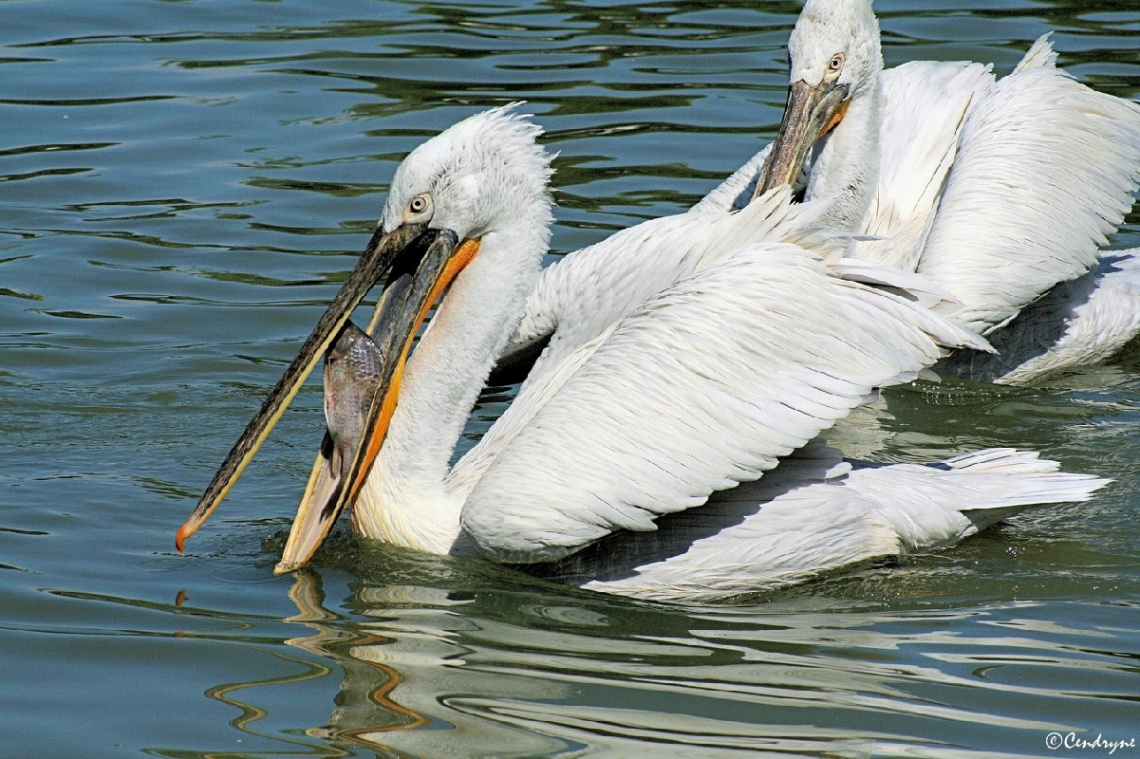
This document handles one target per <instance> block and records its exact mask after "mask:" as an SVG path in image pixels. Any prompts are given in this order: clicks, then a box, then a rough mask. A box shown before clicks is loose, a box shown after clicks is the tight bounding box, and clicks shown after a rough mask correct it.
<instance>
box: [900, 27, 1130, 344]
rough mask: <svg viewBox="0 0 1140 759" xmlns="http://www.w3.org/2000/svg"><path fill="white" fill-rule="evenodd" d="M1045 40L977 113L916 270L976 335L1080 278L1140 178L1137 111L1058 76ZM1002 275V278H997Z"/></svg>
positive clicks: (979, 105)
mask: <svg viewBox="0 0 1140 759" xmlns="http://www.w3.org/2000/svg"><path fill="white" fill-rule="evenodd" d="M1054 59H1055V56H1054V55H1053V53H1052V50H1051V48H1050V46H1049V43H1048V41H1047V40H1046V39H1045V38H1042V39H1040V40H1038V41H1037V43H1036V44H1035V45H1034V47H1033V49H1031V50H1030V51H1029V53H1028V54H1027V55H1026V58H1025V60H1024V61H1023V62H1022V64H1021V65H1020V66H1019V67H1018V69H1017V70H1016V71H1015V72H1014V73H1013V74H1011V75H1010V76H1007V77H1005V78H1004V79H1002V80H1000V81H998V82H997V83H996V84H995V85H994V86H993V87H991V88H989V90H988V91H987V92H986V93H985V94H984V95H983V96H982V97H981V98H980V99H979V100H978V102H977V103H975V105H974V106H973V107H972V108H971V109H970V113H969V114H968V116H967V117H966V121H965V123H964V124H963V126H962V134H961V138H960V140H959V144H958V155H957V158H956V159H955V162H954V166H953V168H952V169H951V170H950V174H949V176H948V178H947V184H946V189H945V192H944V193H943V196H942V199H941V203H940V208H939V211H938V215H937V217H936V218H935V220H934V223H933V226H932V227H931V229H930V232H929V235H928V237H927V241H926V246H925V249H924V250H923V253H922V259H921V262H920V263H919V268H918V270H919V271H920V272H921V273H923V274H925V275H927V276H928V277H930V278H931V279H933V280H935V281H936V282H938V283H939V284H941V285H942V286H943V287H945V288H946V289H947V290H949V291H950V292H952V293H953V294H954V295H955V296H956V297H957V298H958V300H959V301H961V303H962V305H961V306H960V307H959V310H958V311H957V312H956V313H955V314H954V317H953V318H954V319H955V320H956V321H958V322H959V323H960V324H963V325H966V326H968V327H970V328H971V329H975V330H978V331H982V330H987V331H988V330H992V329H995V328H996V327H997V326H1000V325H1002V324H1005V323H1006V322H1008V321H1009V320H1010V319H1011V318H1012V317H1013V316H1014V315H1016V314H1017V312H1018V311H1019V310H1021V308H1023V307H1024V306H1025V305H1026V304H1028V303H1030V302H1031V301H1033V300H1034V299H1036V298H1037V297H1038V296H1040V295H1041V294H1042V293H1044V292H1045V291H1047V290H1048V289H1049V288H1051V287H1053V286H1054V285H1055V284H1057V283H1058V282H1063V281H1066V280H1069V279H1073V278H1075V277H1078V276H1080V275H1081V274H1083V273H1084V272H1085V271H1086V270H1088V269H1089V268H1090V267H1092V266H1093V265H1094V264H1095V263H1096V260H1097V251H1098V249H1099V248H1100V247H1101V246H1102V245H1104V244H1105V243H1106V242H1107V236H1108V235H1109V234H1111V233H1112V232H1113V231H1115V229H1116V227H1118V226H1119V225H1120V224H1121V223H1122V222H1123V220H1124V214H1126V213H1127V212H1128V209H1129V208H1131V206H1132V194H1133V192H1134V191H1135V189H1136V183H1137V181H1138V179H1140V106H1137V105H1136V104H1135V103H1131V102H1129V101H1126V100H1122V99H1120V98H1116V97H1112V96H1110V95H1106V94H1103V93H1100V92H1096V91H1094V90H1091V89H1089V88H1088V87H1085V86H1084V85H1082V84H1080V83H1078V82H1077V81H1076V80H1074V79H1073V78H1072V77H1070V76H1069V75H1067V74H1065V73H1064V72H1062V71H1059V70H1057V69H1056V68H1054V67H1053V62H1054ZM995 273H997V274H995Z"/></svg>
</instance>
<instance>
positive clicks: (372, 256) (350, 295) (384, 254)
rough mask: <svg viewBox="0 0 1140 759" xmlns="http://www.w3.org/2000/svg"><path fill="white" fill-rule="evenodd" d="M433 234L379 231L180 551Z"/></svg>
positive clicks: (418, 228) (205, 499)
mask: <svg viewBox="0 0 1140 759" xmlns="http://www.w3.org/2000/svg"><path fill="white" fill-rule="evenodd" d="M429 234H430V233H428V232H427V230H426V227H425V225H423V224H418V225H403V226H400V227H397V228H396V229H394V230H392V231H391V232H389V233H387V234H384V233H383V232H381V230H379V229H378V230H377V231H376V232H375V234H373V235H372V239H371V240H369V241H368V246H367V247H366V248H365V249H364V253H362V254H361V256H360V260H359V261H358V262H357V264H356V267H355V268H354V269H353V270H352V273H351V274H349V276H348V281H346V282H345V283H344V285H343V286H342V287H341V288H340V291H339V292H338V293H337V294H336V297H335V298H333V302H332V303H331V304H330V305H329V307H328V310H327V311H325V313H324V314H323V315H322V316H321V318H320V320H319V321H318V322H317V326H316V327H314V328H313V331H312V334H310V335H309V337H308V339H306V340H305V343H304V345H302V346H301V350H300V351H299V352H298V353H297V356H296V358H294V359H293V362H292V363H291V364H289V368H288V369H286V370H285V373H284V374H283V375H282V376H281V379H280V380H278V381H277V385H276V386H274V388H273V389H272V390H271V391H270V392H269V396H268V397H267V398H266V399H265V402H264V403H262V404H261V408H260V409H259V410H258V412H257V413H256V414H255V415H254V417H253V419H251V420H250V422H249V424H248V425H247V426H246V428H245V431H244V432H242V434H241V437H239V438H238V440H237V442H236V443H234V446H233V448H231V449H230V452H229V454H228V455H227V456H226V459H225V461H223V462H222V465H221V466H220V467H219V468H218V471H217V473H216V474H214V479H213V480H211V481H210V484H209V486H208V487H207V488H206V492H205V493H203V495H202V498H201V499H200V500H199V501H198V505H197V506H195V507H194V511H192V512H191V513H190V518H189V519H187V520H186V523H185V524H184V525H182V527H181V529H179V530H178V534H177V535H176V536H175V538H174V544H175V546H176V547H177V548H178V550H179V551H182V548H183V544H184V543H185V541H186V539H187V538H188V537H190V536H191V535H193V534H194V533H195V532H197V531H198V528H200V527H201V526H202V525H203V524H205V523H206V520H207V519H209V518H210V515H211V514H212V513H213V512H214V509H216V508H218V504H220V503H221V502H222V499H223V498H225V497H226V494H227V493H229V491H230V488H232V487H233V486H234V483H236V482H237V480H238V478H239V477H240V476H241V474H242V472H243V471H244V470H245V468H246V466H248V465H249V462H250V461H252V460H253V457H254V455H255V454H256V453H257V450H258V449H259V448H260V447H261V444H262V443H264V442H265V439H266V438H267V437H268V436H269V432H270V430H272V429H273V426H274V425H275V424H277V420H278V419H280V418H281V415H282V414H283V413H284V412H285V409H286V408H287V407H288V406H289V404H290V403H291V402H292V400H293V398H294V397H295V396H296V395H297V391H298V390H300V389H301V385H303V384H304V382H305V379H306V378H307V377H308V376H309V374H310V372H312V371H313V368H314V367H315V366H316V365H317V362H318V361H319V360H320V358H321V356H323V355H324V353H325V351H326V350H328V347H329V345H331V344H332V342H333V341H334V340H335V339H336V336H337V334H338V333H339V332H340V330H341V328H342V327H344V325H345V323H347V322H348V320H349V317H351V316H352V312H353V310H354V309H355V308H356V307H357V306H358V305H360V301H362V300H363V299H364V296H365V295H366V294H367V293H368V291H369V290H370V289H372V286H373V285H375V284H376V282H377V281H379V279H380V277H381V276H382V275H383V274H384V272H385V271H387V270H388V269H390V268H393V264H394V262H397V258H398V257H399V256H400V255H401V254H406V253H407V251H408V250H409V249H413V248H416V247H420V246H422V244H423V240H424V238H425V237H427V236H428V235H429Z"/></svg>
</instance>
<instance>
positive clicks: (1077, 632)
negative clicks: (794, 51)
mask: <svg viewBox="0 0 1140 759" xmlns="http://www.w3.org/2000/svg"><path fill="white" fill-rule="evenodd" d="M877 8H878V11H879V13H880V16H881V17H882V24H883V29H884V34H885V44H886V50H885V55H886V58H887V62H888V65H892V64H897V63H900V62H903V61H906V60H912V59H942V60H957V59H973V60H983V61H992V62H994V63H995V64H996V67H997V69H998V71H999V72H1005V71H1008V70H1010V69H1011V68H1012V67H1013V65H1014V64H1015V63H1016V61H1017V59H1018V58H1019V56H1020V54H1021V52H1022V51H1023V50H1024V49H1026V48H1027V47H1028V45H1029V43H1030V42H1031V41H1032V40H1033V39H1034V38H1036V37H1037V36H1039V35H1040V34H1042V33H1044V32H1046V31H1049V30H1055V31H1056V35H1055V37H1054V39H1055V42H1056V45H1057V48H1058V49H1059V50H1060V52H1061V61H1062V64H1063V65H1065V66H1066V68H1068V69H1069V70H1070V71H1071V72H1073V73H1074V74H1075V75H1076V76H1077V77H1079V78H1080V79H1081V80H1082V81H1085V82H1087V83H1090V84H1092V85H1093V86H1095V87H1097V88H1099V89H1102V90H1104V91H1107V92H1111V93H1113V94H1115V95H1118V96H1122V97H1129V98H1132V99H1137V98H1140V10H1138V9H1137V8H1136V6H1135V5H1134V4H1133V3H1131V2H1110V1H1108V0H1102V1H1100V2H1095V1H1085V2H1075V1H1070V0H1055V1H1053V2H1040V1H1033V2H1030V1H1029V0H1000V1H998V0H965V1H963V2H956V1H955V0H937V1H935V0H894V1H888V0H880V2H879V3H877ZM798 10H799V3H798V2H754V3H749V4H740V5H737V4H734V3H727V2H726V3H712V2H686V3H683V4H681V3H651V4H644V5H640V6H637V5H633V4H621V3H616V2H612V1H602V0H589V1H586V2H574V3H572V2H562V1H561V0H550V1H549V2H523V1H522V0H519V2H515V3H511V2H507V1H504V2H501V3H494V4H493V3H480V2H474V3H464V4H442V3H436V4H431V5H418V4H414V3H399V2H386V1H367V2H366V1H365V0H343V1H342V2H337V3H321V2H317V1H316V0H284V1H282V2H252V1H243V0H214V1H213V2H206V1H204V0H201V1H199V2H159V1H158V0H145V1H144V0H123V1H121V2H113V3H112V2H91V1H89V2H84V3H76V2H73V1H68V2H65V1H64V0H0V462H2V464H0V652H2V653H0V662H2V666H0V724H2V725H3V728H2V729H0V754H3V755H4V756H11V757H39V756H42V757H64V756H82V757H101V756H126V755H138V754H150V755H157V756H170V757H190V756H283V755H288V756H373V755H380V756H416V757H452V756H454V757H466V756H496V757H500V756H523V757H530V756H606V757H640V756H670V757H718V756H731V755H751V754H755V753H757V752H762V751H772V752H780V753H784V754H813V755H829V756H831V755H862V754H868V753H874V754H879V755H902V754H906V755H920V756H966V755H976V756H982V755H992V754H1021V755H1027V756H1042V755H1044V756H1105V755H1108V754H1109V750H1108V749H1107V748H1105V747H1104V746H1101V747H1098V748H1084V749H1082V748H1080V747H1076V746H1070V747H1066V746H1064V745H1062V747H1061V748H1059V749H1056V750H1052V749H1051V747H1050V746H1049V745H1048V744H1047V740H1048V736H1049V734H1050V733H1051V732H1058V733H1061V734H1062V735H1066V734H1068V733H1069V732H1073V733H1074V734H1075V738H1076V739H1083V740H1087V741H1090V742H1092V741H1094V740H1095V739H1096V737H1097V736H1098V734H1099V735H1102V736H1103V740H1105V741H1125V742H1127V741H1129V740H1133V739H1135V740H1136V741H1137V742H1140V425H1137V421H1138V419H1140V355H1131V356H1126V357H1125V358H1123V359H1122V360H1121V361H1120V362H1118V363H1117V364H1116V365H1114V366H1110V367H1102V368H1093V369H1089V370H1087V371H1085V372H1084V373H1081V374H1078V375H1075V376H1072V377H1068V378H1066V379H1064V380H1060V381H1057V382H1054V383H1052V384H1050V385H1048V386H1045V387H1041V388H1036V389H1031V390H1001V391H998V390H994V389H992V388H987V387H983V386H978V385H961V384H949V385H947V386H946V387H944V388H942V389H940V390H938V391H936V392H934V393H923V392H917V391H914V390H905V389H904V390H898V391H893V392H891V393H888V394H887V396H886V398H885V400H884V403H883V404H881V405H880V406H879V407H877V409H876V410H875V411H874V413H873V415H874V417H875V419H874V420H873V421H874V423H871V421H870V420H865V423H856V424H852V425H848V426H847V427H846V428H845V429H844V430H843V431H841V432H840V433H839V435H841V436H842V439H843V440H844V442H845V443H846V444H847V445H848V446H849V447H850V449H851V450H853V451H855V452H856V453H857V455H862V456H865V457H867V458H871V459H874V460H878V461H927V460H932V459H935V458H939V457H943V456H945V455H949V454H952V453H957V452H963V451H967V450H972V449H975V448H978V447H982V446H990V445H1001V446H1016V447H1026V448H1036V449H1039V450H1041V451H1042V452H1043V453H1044V454H1045V455H1047V456H1049V457H1051V458H1055V459H1058V460H1060V461H1062V462H1063V463H1064V465H1065V466H1066V468H1068V469H1072V470H1083V471H1090V472H1095V473H1097V474H1100V475H1104V476H1109V477H1113V478H1115V479H1116V480H1117V482H1116V484H1115V485H1113V486H1112V487H1111V488H1110V489H1109V490H1107V491H1105V492H1104V493H1103V495H1101V496H1100V497H1098V498H1097V499H1096V500H1095V501H1093V502H1090V503H1088V504H1084V505H1078V506H1067V507H1058V508H1049V509H1045V510H1042V511H1039V512H1036V513H1033V514H1028V515H1023V516H1022V517H1020V518H1018V519H1017V520H1016V521H1014V522H1012V523H1010V524H1007V525H1003V526H1001V527H999V528H998V529H996V530H994V531H991V532H990V533H987V534H985V535H983V536H980V537H978V538H977V539H974V540H971V541H968V542H966V543H964V544H962V545H960V546H958V547H957V548H954V549H952V550H950V551H947V552H944V553H939V554H935V555H929V556H920V557H914V558H910V559H906V560H903V561H901V562H898V563H897V564H894V565H890V566H876V567H867V568H862V569H860V570H858V571H855V572H852V573H848V574H844V575H839V576H835V577H831V578H828V579H826V580H822V581H819V582H815V583H811V584H808V585H805V586H802V587H798V588H793V589H790V590H788V591H785V592H781V593H775V594H770V595H766V596H762V597H759V598H756V599H754V601H753V602H752V603H749V604H748V605H742V606H734V607H720V608H715V607H714V608H708V607H706V608H677V607H668V606H658V605H651V604H642V603H634V602H630V601H625V600H621V599H615V598H607V597H602V596H598V595H592V594H588V593H584V592H579V591H573V590H565V589H560V588H556V587H552V586H550V585H546V584H543V583H541V582H539V581H537V580H532V579H528V578H524V577H520V576H518V575H515V574H512V573H509V572H507V571H505V570H501V569H498V568H496V567H493V566H489V565H486V564H481V563H478V562H473V561H460V560H451V559H443V558H436V557H428V556H422V555H416V554H413V553H409V552H403V551H396V550H391V549H385V548H383V547H368V546H358V545H355V544H353V543H351V541H349V540H348V539H347V537H346V536H344V535H341V536H339V537H338V538H337V539H336V540H335V541H334V545H333V546H332V548H331V549H330V550H326V551H324V552H323V553H322V554H320V555H319V560H318V562H317V565H316V567H315V569H314V570H313V572H312V573H310V574H306V575H303V576H298V577H295V578H290V577H285V578H274V577H273V576H272V573H271V568H272V565H273V563H274V561H275V560H276V556H277V551H278V550H279V548H280V545H281V542H282V534H283V531H284V530H285V529H286V527H287V525H288V522H289V519H290V518H291V516H292V512H293V509H294V507H295V504H296V501H297V498H298V496H299V493H300V489H301V487H302V485H303V482H304V479H305V477H306V475H307V472H308V467H309V465H310V463H311V460H312V459H311V454H312V449H313V447H314V446H315V444H316V443H317V441H318V440H319V435H320V431H321V425H322V415H321V411H320V388H319V386H318V385H316V384H312V383H311V384H310V386H309V387H307V388H306V390H305V391H304V392H303V393H302V395H301V396H300V398H299V399H298V402H297V403H296V404H295V406H294V410H293V411H292V412H291V413H290V414H288V415H287V416H286V418H285V420H284V422H283V423H282V424H281V425H280V426H279V427H278V429H277V431H276V432H275V434H274V436H273V438H272V439H271V441H270V442H269V443H268V444H267V445H266V446H265V448H264V449H263V451H262V453H261V454H260V456H259V458H258V460H257V463H256V465H255V466H254V467H253V468H252V469H251V470H250V471H249V472H248V473H247V475H246V476H245V477H244V478H243V480H242V483H241V484H240V485H239V486H238V487H237V488H236V489H235V491H234V492H233V494H232V495H231V496H230V498H229V499H228V500H227V501H226V503H225V504H224V505H223V508H222V510H221V511H219V512H218V514H217V516H216V517H215V518H214V519H213V520H212V521H211V522H210V524H209V525H208V527H207V528H206V529H205V530H204V531H203V532H202V533H201V534H200V535H199V536H198V537H195V538H194V539H193V540H192V541H190V543H189V544H188V548H189V550H190V554H189V555H188V556H185V557H182V556H179V555H177V554H176V553H175V552H174V550H173V536H174V532H175V530H176V529H177V528H178V526H179V525H180V524H181V523H182V521H183V519H184V518H185V517H186V515H187V514H188V512H189V510H190V509H191V508H192V506H193V504H194V501H195V499H196V498H197V496H198V495H199V493H200V492H201V489H202V488H203V487H204V486H205V484H206V482H207V481H208V480H209V478H210V475H211V474H212V472H213V470H214V468H215V467H216V466H217V464H218V463H219V462H220V461H221V459H222V457H223V456H224V454H225V452H226V451H227V450H228V449H229V446H230V444H231V443H232V442H233V440H234V439H235V437H236V435H237V434H238V432H239V431H240V429H241V427H242V426H243V425H244V424H245V422H246V421H247V420H248V418H249V416H250V414H251V413H252V411H253V410H254V409H255V408H256V406H257V404H258V403H259V402H260V400H261V398H262V396H263V394H264V392H265V390H266V389H267V388H268V387H269V386H270V385H271V384H272V382H273V381H274V380H275V379H276V377H277V376H278V375H279V373H280V371H281V369H282V368H283V366H284V364H285V363H286V362H287V361H288V359H289V358H290V357H291V356H292V354H293V352H294V351H295V349H296V347H297V345H298V344H299V341H300V340H301V339H302V338H303V336H304V335H305V334H307V332H308V331H309V329H310V327H311V326H312V324H313V322H314V321H315V320H316V318H317V316H318V315H319V313H320V312H321V310H322V309H323V306H324V304H325V303H326V302H327V300H328V299H329V297H330V296H331V295H332V293H333V292H334V291H335V289H336V287H337V284H338V283H339V282H340V281H341V280H342V279H343V276H344V273H345V272H347V271H348V269H349V268H350V267H351V266H352V264H353V262H354V256H355V255H356V254H357V253H358V252H359V251H360V249H361V248H362V247H363V244H364V242H365V241H366V239H367V237H368V234H369V232H370V230H371V226H372V224H373V223H374V220H375V217H376V216H377V215H378V213H379V209H380V205H381V203H382V201H383V198H384V192H385V188H386V183H387V181H388V180H389V178H390V177H391V175H392V172H393V170H394V168H395V165H396V163H397V162H398V161H399V159H400V157H402V155H403V154H404V153H405V152H406V151H408V150H409V149H410V148H411V147H413V146H414V145H415V144H417V143H419V142H420V141H422V140H423V139H424V138H425V137H426V136H428V135H430V134H433V133H435V132H436V131H438V130H440V129H442V128H443V127H445V126H447V125H449V124H450V123H452V122H454V121H456V120H458V119H459V118H461V117H463V116H465V115H468V114H470V113H472V112H474V111H475V110H478V109H481V108H483V107H486V106H490V105H493V104H498V103H502V102H508V101H513V100H519V99H523V100H526V101H528V102H529V108H530V110H532V111H533V112H534V113H535V114H537V116H538V120H539V121H540V122H541V123H542V124H543V125H544V126H545V127H546V128H547V130H548V137H547V141H548V143H549V145H550V147H551V148H552V149H554V150H557V151H559V153H560V156H559V158H558V160H557V162H556V166H557V170H558V171H557V174H556V176H555V179H554V183H555V186H556V187H557V200H558V202H559V209H558V211H557V218H558V224H557V227H556V229H555V233H554V245H555V249H556V251H558V252H565V251H569V250H572V249H574V248H577V247H580V246H582V245H585V244H588V243H590V242H593V241H596V240H598V239H601V238H602V237H604V236H605V235H607V234H608V233H609V232H610V231H612V230H614V229H618V228H622V227H624V226H628V225H630V224H632V223H635V222H637V221H639V220H641V219H645V218H651V217H654V216H659V215H663V214H667V213H673V212H676V211H677V210H679V209H682V208H684V207H686V206H687V205H689V204H691V203H692V202H693V201H695V200H696V199H697V198H698V197H700V196H701V195H702V194H703V193H704V192H706V191H707V190H708V189H709V188H711V186H713V184H714V183H715V182H717V181H719V179H721V178H723V177H724V176H726V175H727V174H728V173H730V172H731V171H732V170H734V169H735V168H736V167H737V166H738V165H739V164H740V163H742V162H743V161H744V160H745V159H746V158H747V157H749V156H750V155H752V153H753V152H755V150H757V149H758V148H759V147H760V146H761V145H762V144H764V142H766V141H767V140H768V139H770V137H771V135H772V133H773V132H774V131H775V128H776V126H777V124H778V121H779V118H780V111H781V108H782V105H783V100H784V91H783V88H784V85H785V83H786V75H785V73H784V66H785V63H784V61H785V53H784V45H785V43H786V40H787V35H788V33H789V31H790V28H791V25H792V23H793V22H794V20H795V16H796V14H797V13H798ZM1114 245H1115V246H1116V247H1128V246H1138V245H1140V215H1138V214H1137V213H1136V212H1135V211H1134V212H1133V214H1132V215H1131V216H1130V218H1129V224H1128V226H1127V227H1126V229H1125V231H1124V232H1123V233H1122V234H1121V235H1119V236H1118V237H1117V238H1116V240H1115V241H1114ZM504 402H505V399H504V398H502V397H492V398H489V399H487V401H486V403H484V404H483V405H481V407H480V408H479V409H478V410H477V412H476V414H475V419H473V422H472V426H471V431H470V432H471V434H472V435H476V434H478V433H479V432H480V431H481V430H482V429H485V428H486V426H487V424H488V423H489V421H490V420H491V419H493V418H494V417H495V415H496V414H497V413H499V411H500V410H501V408H502V407H503V404H504ZM1114 755H1115V756H1117V757H1120V756H1140V748H1134V747H1129V746H1122V747H1119V748H1118V749H1117V750H1116V751H1115V753H1114Z"/></svg>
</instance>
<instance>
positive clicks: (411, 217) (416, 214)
mask: <svg viewBox="0 0 1140 759" xmlns="http://www.w3.org/2000/svg"><path fill="white" fill-rule="evenodd" d="M431 214H432V203H431V195H428V194H427V193H423V194H421V195H416V196H415V197H414V198H412V199H411V200H409V201H408V206H407V209H406V210H405V212H404V219H405V220H406V221H422V220H424V219H430V218H431Z"/></svg>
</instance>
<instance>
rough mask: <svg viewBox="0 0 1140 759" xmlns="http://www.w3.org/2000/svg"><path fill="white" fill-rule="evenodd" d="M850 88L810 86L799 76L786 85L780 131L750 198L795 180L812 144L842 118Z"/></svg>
mask: <svg viewBox="0 0 1140 759" xmlns="http://www.w3.org/2000/svg"><path fill="white" fill-rule="evenodd" d="M849 91H850V90H849V87H848V86H847V85H846V84H839V83H833V84H824V83H820V84H819V85H817V86H814V87H813V86H811V85H809V84H808V83H807V82H805V81H803V80H802V79H801V80H799V81H797V82H794V83H793V84H792V86H791V87H790V88H788V104H787V105H786V106H785V107H784V119H783V121H782V122H781V123H780V132H779V134H777V135H776V141H775V142H774V143H773V144H772V152H771V153H769V155H768V160H767V161H766V162H765V164H764V170H763V171H762V172H761V173H760V179H759V180H758V181H757V182H756V190H755V192H754V193H753V194H752V198H753V199H756V198H758V197H760V196H761V195H763V194H764V193H766V192H768V191H769V190H771V189H772V188H774V187H782V186H783V185H790V184H792V183H793V182H795V181H796V178H797V177H799V175H800V171H801V170H802V169H803V167H804V162H805V161H806V160H807V155H808V152H810V151H811V148H812V146H813V145H815V143H816V142H817V141H818V140H819V139H820V138H821V137H823V136H824V135H825V134H827V133H828V132H830V131H831V130H832V129H834V128H835V127H836V125H838V124H839V122H841V121H843V117H844V116H845V115H846V114H847V106H848V104H849V103H850V102H851V101H850V100H849V99H848V94H849Z"/></svg>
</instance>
